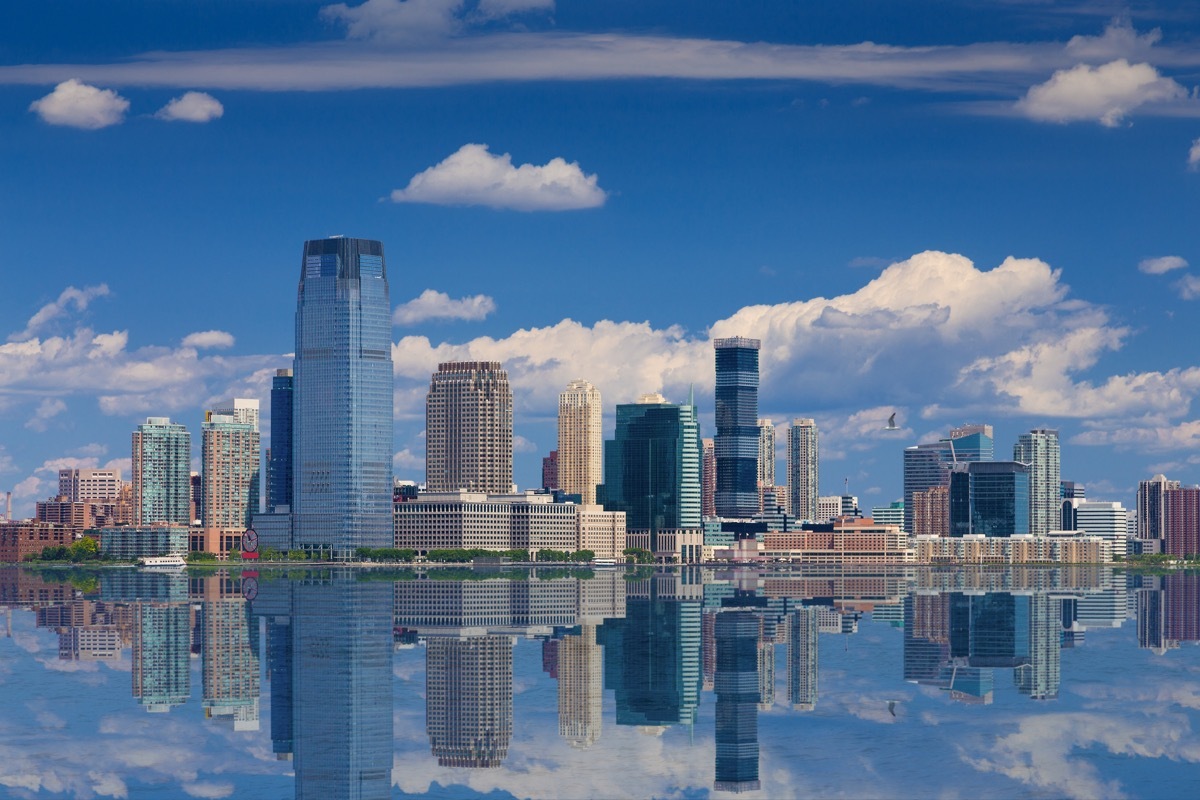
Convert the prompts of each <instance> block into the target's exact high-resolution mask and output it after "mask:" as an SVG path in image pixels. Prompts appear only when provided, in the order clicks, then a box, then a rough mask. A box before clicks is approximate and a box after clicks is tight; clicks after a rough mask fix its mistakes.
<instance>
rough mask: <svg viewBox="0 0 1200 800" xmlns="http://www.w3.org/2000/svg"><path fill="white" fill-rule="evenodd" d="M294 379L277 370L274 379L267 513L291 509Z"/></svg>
mask: <svg viewBox="0 0 1200 800" xmlns="http://www.w3.org/2000/svg"><path fill="white" fill-rule="evenodd" d="M294 397H295V376H293V375H292V371H291V370H290V369H277V370H275V377H274V378H272V379H271V449H270V451H269V452H270V456H269V457H268V458H267V510H268V511H272V510H274V509H277V508H281V507H286V508H288V509H291V507H292V407H293V403H292V401H293V398H294Z"/></svg>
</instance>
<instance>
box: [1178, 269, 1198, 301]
mask: <svg viewBox="0 0 1200 800" xmlns="http://www.w3.org/2000/svg"><path fill="white" fill-rule="evenodd" d="M1175 291H1176V292H1178V293H1179V296H1180V297H1182V298H1183V299H1184V300H1195V299H1196V298H1197V297H1200V277H1197V276H1195V275H1184V276H1183V277H1182V278H1180V279H1179V280H1177V281H1176V282H1175Z"/></svg>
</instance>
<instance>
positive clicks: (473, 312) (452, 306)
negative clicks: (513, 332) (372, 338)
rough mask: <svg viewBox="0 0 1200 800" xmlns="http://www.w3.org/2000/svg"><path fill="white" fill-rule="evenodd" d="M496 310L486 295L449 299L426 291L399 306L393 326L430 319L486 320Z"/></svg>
mask: <svg viewBox="0 0 1200 800" xmlns="http://www.w3.org/2000/svg"><path fill="white" fill-rule="evenodd" d="M495 310H496V301H495V300H493V299H492V298H490V297H488V296H487V295H486V294H477V295H473V296H471V297H460V298H458V299H457V300H454V299H451V297H450V295H448V294H446V293H445V292H439V291H437V290H435V289H426V290H425V291H423V292H421V294H420V296H419V297H415V298H413V299H412V300H409V301H408V302H407V303H404V304H402V305H399V306H397V307H396V310H395V311H394V312H393V313H392V324H393V325H416V324H417V323H419V322H425V321H427V320H432V319H462V320H470V321H472V322H474V321H478V320H481V319H486V318H487V316H488V315H489V314H491V313H492V312H493V311H495Z"/></svg>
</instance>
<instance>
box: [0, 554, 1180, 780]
mask: <svg viewBox="0 0 1200 800" xmlns="http://www.w3.org/2000/svg"><path fill="white" fill-rule="evenodd" d="M0 609H4V611H2V612H0V613H3V614H4V616H5V619H2V620H0V624H2V625H5V628H6V636H5V638H3V639H0V795H2V796H12V797H62V796H65V797H135V798H173V797H183V798H186V797H199V798H219V797H247V798H290V797H305V798H308V797H312V798H322V799H325V798H385V797H410V796H431V797H440V798H451V797H489V798H506V797H580V798H583V797H614V798H615V797H722V796H731V795H733V794H736V793H741V794H746V795H748V796H751V797H759V796H762V797H772V798H774V797H854V798H871V797H949V798H954V797H965V798H987V797H997V798H1009V797H1081V798H1093V797H1126V796H1127V797H1145V798H1164V797H1194V796H1196V792H1197V789H1198V788H1200V647H1197V641H1198V640H1200V574H1195V573H1193V574H1175V575H1170V576H1165V577H1157V576H1140V577H1134V576H1126V575H1123V574H1120V573H1117V574H1114V573H1113V572H1112V571H1110V570H1107V569H1100V568H1080V569H1014V570H1006V569H999V568H997V569H974V570H950V569H946V570H927V569H907V570H900V571H890V572H888V571H878V570H875V571H852V570H844V571H839V570H825V571H816V572H783V573H769V572H767V573H764V572H756V571H741V572H738V571H715V572H714V571H703V572H701V571H699V570H694V571H675V572H669V571H668V572H657V573H656V572H652V571H649V570H643V571H642V572H637V573H634V572H632V571H631V572H629V573H626V572H625V571H608V572H604V571H597V572H595V573H590V572H586V571H584V572H575V573H571V572H567V571H554V572H540V573H538V574H536V575H531V574H530V573H529V572H528V571H519V572H505V573H497V572H473V571H471V570H466V569H443V570H431V571H429V572H412V571H390V572H385V571H368V570H350V569H347V570H333V571H330V570H325V571H311V572H306V571H303V570H300V571H293V572H291V573H283V572H266V571H264V572H262V573H261V574H260V575H257V576H254V577H247V576H245V575H243V576H238V575H237V574H236V573H235V574H231V575H227V574H224V573H209V574H204V575H201V574H197V573H192V574H190V575H189V574H168V573H155V572H149V571H140V572H139V571H133V570H105V571H100V572H92V573H88V572H74V573H67V572H52V571H40V572H39V571H28V570H20V569H17V568H8V569H2V570H0Z"/></svg>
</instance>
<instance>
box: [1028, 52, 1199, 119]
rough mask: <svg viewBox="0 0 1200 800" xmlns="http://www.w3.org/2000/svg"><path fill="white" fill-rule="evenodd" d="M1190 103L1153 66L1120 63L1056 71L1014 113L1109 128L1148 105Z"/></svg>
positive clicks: (1119, 60) (1170, 80) (1173, 82)
mask: <svg viewBox="0 0 1200 800" xmlns="http://www.w3.org/2000/svg"><path fill="white" fill-rule="evenodd" d="M1186 97H1187V90H1186V89H1184V88H1183V87H1182V86H1180V85H1179V84H1178V83H1176V82H1175V81H1174V80H1173V79H1171V78H1167V77H1164V76H1162V75H1160V74H1159V73H1158V70H1157V69H1155V68H1154V67H1152V66H1151V65H1149V64H1130V63H1129V62H1128V61H1126V60H1125V59H1123V58H1121V59H1117V60H1116V61H1111V62H1109V63H1107V64H1104V65H1102V66H1099V67H1093V66H1091V65H1089V64H1078V65H1076V66H1074V67H1071V68H1070V69H1062V70H1058V71H1057V72H1055V73H1054V75H1053V76H1051V78H1050V79H1049V80H1048V81H1046V82H1045V83H1042V84H1038V85H1036V86H1032V87H1030V89H1029V91H1028V92H1027V93H1026V94H1025V96H1024V97H1023V98H1021V99H1020V100H1018V101H1017V104H1016V107H1017V110H1018V111H1020V112H1021V113H1023V114H1025V115H1026V116H1027V117H1029V118H1030V119H1035V120H1039V121H1042V122H1075V121H1079V120H1096V121H1098V122H1099V123H1100V124H1101V125H1105V126H1107V127H1110V128H1111V127H1115V126H1116V125H1118V124H1119V123H1120V122H1121V121H1122V120H1123V119H1124V118H1125V116H1126V115H1127V114H1129V112H1131V111H1133V110H1134V109H1136V108H1138V107H1140V106H1143V105H1145V104H1147V103H1165V102H1170V101H1173V100H1181V99H1183V98H1186Z"/></svg>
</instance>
